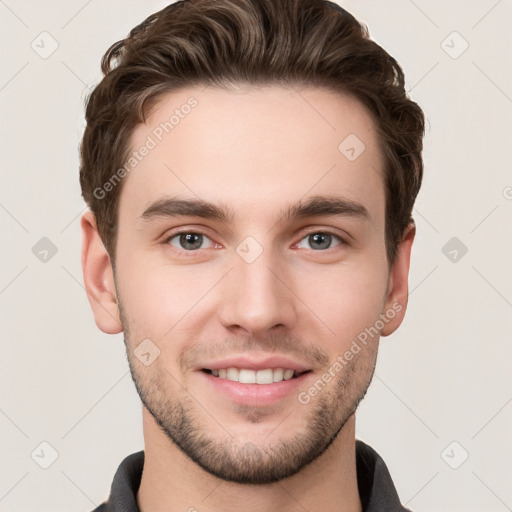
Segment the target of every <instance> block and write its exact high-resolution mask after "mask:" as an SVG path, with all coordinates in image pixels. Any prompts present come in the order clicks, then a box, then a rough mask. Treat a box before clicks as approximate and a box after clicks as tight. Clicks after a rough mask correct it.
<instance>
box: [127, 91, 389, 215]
mask: <svg viewBox="0 0 512 512" xmlns="http://www.w3.org/2000/svg"><path fill="white" fill-rule="evenodd" d="M129 156H130V161H129V162H127V165H125V168H126V170H127V171H128V172H127V175H126V177H125V180H126V183H125V184H124V186H123V192H122V193H121V199H120V207H119V211H120V222H122V221H123V219H124V220H128V221H130V222H131V221H132V219H133V220H135V219H136V218H137V217H138V216H140V214H141V213H142V212H143V211H144V210H145V209H146V208H147V207H148V205H149V204H151V203H152V202H154V201H156V200H158V199H160V198H162V197H164V196H166V195H167V196H170V195H172V196H183V197H187V198H190V197H195V198H200V199H204V200H207V201H213V202H215V201H218V202H220V203H223V204H228V205H229V207H230V209H231V210H232V211H234V212H237V213H238V214H239V216H244V215H245V216H246V217H250V216H251V215H252V216H253V217H254V215H255V213H261V212H267V213H269V214H270V212H271V211H272V207H273V206H274V205H275V207H276V211H277V209H279V210H280V211H281V210H282V207H283V204H284V203H289V202H294V201H297V200H299V199H301V198H304V197H307V196H308V195H322V194H329V195H336V194H338V195H342V196H343V197H345V198H347V199H349V200H353V201H358V202H360V203H361V202H362V203H366V204H365V207H366V208H367V209H368V210H369V212H370V215H371V217H372V218H373V217H376V218H378V217H379V216H383V209H384V184H383V183H384V182H383V178H382V167H383V165H382V158H381V151H380V148H379V141H378V139H377V134H376V126H375V123H374V121H373V119H372V117H371V115H370V114H369V113H368V111H367V110H366V109H365V107H363V105H362V104H361V103H360V102H359V101H357V100H355V99H354V98H351V97H349V96H346V95H342V94H340V93H335V92H331V91H328V90H325V89H318V88H303V89H295V88H292V87H289V88H283V87H263V88H255V87H251V88H243V89H236V90H225V89H217V88H213V87H206V88H205V87H202V88H199V87H198V88H186V89H181V90H178V91H174V92H172V93H168V94H167V95H165V96H164V97H163V98H162V99H161V100H160V101H159V102H158V103H157V104H156V105H155V106H154V107H153V108H152V111H151V113H150V115H149V117H148V118H147V120H146V123H145V124H139V125H138V126H137V127H136V128H135V129H134V131H133V133H132V136H131V139H130V155H129Z"/></svg>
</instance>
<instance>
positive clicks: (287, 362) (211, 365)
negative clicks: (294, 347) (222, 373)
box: [198, 355, 311, 373]
mask: <svg viewBox="0 0 512 512" xmlns="http://www.w3.org/2000/svg"><path fill="white" fill-rule="evenodd" d="M223 368H243V369H247V370H266V369H267V368H283V369H284V370H294V371H295V372H297V373H302V372H306V371H308V370H310V369H311V368H310V367H308V366H306V365H305V364H303V363H300V362H298V361H294V360H293V359H290V358H288V357H285V356H267V357H263V358H256V357H250V356H247V355H241V356H232V357H228V358H224V359H216V360H214V361H210V362H208V363H205V365H204V366H201V367H200V368H198V369H199V370H220V369H223Z"/></svg>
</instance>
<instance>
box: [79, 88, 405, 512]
mask: <svg viewBox="0 0 512 512" xmlns="http://www.w3.org/2000/svg"><path fill="white" fill-rule="evenodd" d="M191 96H193V97H194V98H196V99H197V101H198V104H197V106H196V107H195V108H194V109H193V110H191V112H190V114H188V115H187V116H184V118H183V119H180V122H179V124H178V125H177V126H175V127H174V129H173V130H172V132H171V133H169V134H167V135H166V136H164V137H163V138H162V140H161V141H159V143H158V144H157V145H156V147H155V148H153V149H151V151H150V152H149V153H148V154H147V156H145V157H144V158H143V159H142V160H141V161H140V163H138V165H137V166H136V168H135V169H134V170H133V171H132V172H131V173H130V174H129V175H128V176H127V177H126V178H125V180H126V181H125V183H124V185H123V189H122V193H121V197H120V203H119V238H118V242H117V256H116V261H115V272H114V269H113V266H112V262H111V260H110V258H109V255H108V253H107V252H106V251H105V248H104V246H103V244H102V243H101V240H100V238H99V235H98V232H97V228H96V223H95V219H94V216H93V215H92V213H91V212H89V211H88V212H86V213H85V214H84V215H83V217H82V219H81V226H82V232H83V252H82V266H83V272H84V281H85V286H86V289H87V293H88V297H89V301H90V303H91V307H92V309H93V312H94V316H95V320H96V324H97V325H98V327H99V328H100V329H101V330H102V331H104V332H105V333H109V334H115V333H119V332H122V331H124V337H125V344H126V347H127V354H128V359H129V363H130V369H131V371H132V377H133V379H134V382H135V385H136V387H137V390H138V392H139V394H140V395H141V399H142V402H143V408H142V413H143V428H144V441H145V464H144V470H143V475H142V481H141V485H140V489H139V492H138V494H137V502H138V505H139V508H140V510H141V511H142V512H149V511H151V512H160V511H162V512H163V511H166V512H169V511H171V512H173V511H186V510H190V511H192V510H194V509H196V510H197V511H199V512H203V511H205V512H207V511H223V512H225V511H235V510H245V511H261V510H265V511H269V512H272V511H276V512H277V511H279V512H283V511H286V512H288V511H290V512H291V511H303V510H304V509H305V510H308V511H324V512H325V511H327V512H329V511H334V510H336V511H344V512H349V511H350V512H356V511H360V510H361V502H360V498H359V494H358V489H357V477H356V465H355V443H354V441H355V414H354V413H355V409H356V407H357V404H358V403H359V401H360V400H361V399H362V397H363V396H364V393H365V392H366V389H367V387H368V385H369V383H370V381H371V378H372V375H373V371H374V367H375V361H376V356H377V349H378V344H379V338H380V336H387V335H389V334H391V333H392V332H393V331H394V330H396V328H397V327H398V326H399V325H400V323H401V322H402V319H403V315H404V313H405V310H406V305H407V294H408V285H407V277H408V272H409V259H410V252H411V246H412V242H413V239H414V227H413V226H410V227H409V228H408V229H407V230H406V232H405V233H404V238H403V242H402V243H401V244H400V246H399V248H398V254H397V257H396V260H395V261H394V262H393V264H392V265H389V263H388V261H387V258H386V247H385V236H384V228H385V192H384V190H385V189H384V181H383V160H382V156H381V151H380V148H379V144H378V140H377V135H376V131H375V125H374V122H373V120H372V118H371V116H370V114H369V113H368V112H367V111H366V110H365V108H364V107H363V106H362V105H361V104H360V103H359V102H357V101H356V100H354V99H351V98H350V97H347V96H344V95H341V94H338V93H333V92H330V91H327V90H324V89H318V88H303V89H294V88H291V87H290V88H282V87H265V88H254V87H252V88H245V89H240V90H236V91H234V90H230V91H227V90H223V89H215V88H213V87H208V88H187V89H183V90H180V91H174V92H172V93H169V94H167V95H166V96H165V97H164V98H163V99H161V100H160V101H159V103H157V104H156V105H155V106H154V107H153V108H152V112H151V115H150V116H149V117H148V119H147V121H146V123H145V124H140V125H138V126H137V127H136V128H135V130H134V132H133V134H132V138H131V141H130V143H131V148H132V149H136V148H140V147H141V146H142V145H143V144H144V143H145V141H147V137H148V136H151V134H152V133H153V134H154V130H155V128H157V127H158V126H159V124H160V123H161V122H163V121H165V120H168V119H169V116H170V115H171V114H172V112H173V110H174V109H175V108H179V107H180V106H181V105H183V104H185V103H186V101H187V99H188V98H189V97H191ZM350 134H355V135H356V136H357V137H358V138H359V139H360V140H361V141H363V142H364V144H365V146H366V149H365V150H364V152H363V153H361V155H360V156H359V157H358V158H356V159H355V160H354V161H350V160H349V159H347V158H346V156H345V155H344V154H342V153H341V152H340V151H339V150H338V146H339V145H340V143H341V142H342V141H343V140H344V139H345V138H346V137H347V136H348V135H350ZM162 199H174V200H176V199H179V200H181V201H188V203H186V204H185V203H179V205H178V206H180V207H181V208H182V209H181V215H165V214H164V213H165V212H166V213H167V214H170V213H172V211H174V213H176V205H177V203H172V204H167V208H166V210H165V212H163V211H162V208H160V209H158V215H156V214H153V215H151V214H150V213H147V214H146V215H145V216H143V213H144V212H145V211H147V210H148V209H149V207H150V206H151V205H153V204H154V203H155V202H157V201H159V200H162ZM313 199H315V200H316V203H312V201H313ZM104 200H108V196H107V198H105V199H104ZM198 200H201V201H203V202H207V203H211V204H213V205H215V206H216V207H218V209H222V208H225V209H226V210H227V211H226V212H224V213H225V214H226V215H225V218H213V217H212V216H211V215H210V216H208V215H206V214H208V213H209V214H211V213H212V209H210V210H204V208H203V211H202V212H199V211H198V210H197V208H196V209H195V210H194V211H193V212H192V210H191V209H190V206H191V204H190V202H194V201H196V202H197V201H198ZM327 200H328V201H327ZM322 201H323V202H322ZM202 204H203V205H204V203H202ZM307 204H309V206H310V207H309V208H302V209H301V208H298V206H300V205H302V206H304V205H307ZM196 206H197V204H196ZM185 207H187V208H188V210H187V212H185V211H184V210H183V208H185ZM315 207H316V208H315ZM320 207H322V208H323V209H322V210H321V211H320ZM171 210H172V211H171ZM152 211H153V212H155V208H153V209H152ZM285 212H288V213H289V215H284V213H285ZM201 213H202V214H204V215H201ZM176 231H185V232H187V233H189V234H191V238H190V235H189V238H188V239H186V238H184V237H180V236H179V235H178V236H176V234H175V232H176ZM194 233H196V234H198V235H202V237H201V236H197V235H194ZM329 235H330V236H329ZM171 237H172V238H171ZM247 237H252V238H251V239H249V242H248V241H247ZM338 237H339V238H338ZM237 248H238V251H237ZM240 249H242V250H240ZM247 255H248V256H256V257H255V258H254V259H253V260H252V261H250V262H249V261H248V259H249V258H248V257H247ZM243 256H245V258H244V257H243ZM397 305H399V307H397ZM397 309H399V311H397ZM390 310H394V313H393V315H392V318H390V317H391V315H390V314H389V311H390ZM382 315H384V316H386V322H385V323H384V325H383V326H382V323H380V324H376V322H377V321H378V320H379V319H381V318H382ZM375 325H379V327H382V328H381V329H379V330H380V336H379V335H377V336H374V337H373V338H370V339H369V341H368V343H367V344H366V345H361V350H360V351H359V352H358V353H357V354H356V355H355V356H354V357H353V358H351V360H350V361H346V360H345V363H346V364H344V365H343V368H342V369H341V370H338V371H333V369H332V368H333V364H334V363H335V361H336V360H338V361H339V356H340V355H343V354H344V353H345V352H346V351H347V350H348V349H350V347H351V345H352V342H353V341H354V340H355V339H356V337H357V336H358V334H359V333H361V332H363V331H364V330H365V328H369V327H371V326H375ZM147 339H149V340H151V343H152V344H153V345H151V346H152V347H158V350H159V351H160V352H159V355H158V357H156V358H155V359H154V361H152V362H151V364H148V365H145V364H144V363H143V362H141V360H139V359H138V357H137V356H136V353H135V352H134V350H135V349H136V348H137V346H139V344H140V343H141V342H142V340H147ZM152 350H154V348H153V349H152ZM269 355H272V356H283V357H285V358H286V360H287V361H291V362H292V363H293V364H301V365H302V368H305V369H307V370H308V372H307V373H304V374H303V375H302V376H301V377H300V379H297V380H296V381H293V380H292V381H290V382H288V384H290V383H292V384H291V385H290V386H289V387H288V388H286V389H287V390H288V391H286V392H285V393H284V394H283V395H282V396H279V397H274V398H273V399H271V400H267V401H264V400H260V398H258V397H256V398H254V397H252V398H251V397H248V396H246V397H245V398H238V399H234V398H233V393H231V391H229V392H225V390H224V388H220V387H219V386H218V382H219V381H218V380H216V379H219V378H218V377H215V376H213V375H208V374H207V373H205V371H203V370H205V369H211V368H212V367H214V363H215V362H218V361H219V360H223V359H225V358H227V357H230V356H243V357H245V358H248V359H250V360H255V361H261V360H262V359H264V358H266V357H268V356H269ZM337 358H338V359H337ZM329 368H331V374H332V375H333V377H332V378H331V379H330V380H329V382H327V383H326V384H325V386H323V387H321V389H319V390H317V392H316V393H315V392H311V393H310V394H309V395H308V396H310V400H309V401H308V403H302V402H301V401H300V400H299V399H298V395H299V393H300V392H307V393H309V391H308V390H310V389H311V387H312V386H313V385H314V384H315V383H316V382H317V381H318V379H320V378H321V377H322V375H324V374H325V373H326V372H328V370H329ZM224 383H226V381H225V382H224ZM279 384H280V385H282V384H283V383H279ZM228 386H230V384H228ZM245 386H246V387H247V386H249V387H253V388H254V386H260V384H245ZM266 386H267V387H269V388H271V387H272V386H274V384H268V385H266ZM237 389H239V388H237ZM273 389H276V388H273Z"/></svg>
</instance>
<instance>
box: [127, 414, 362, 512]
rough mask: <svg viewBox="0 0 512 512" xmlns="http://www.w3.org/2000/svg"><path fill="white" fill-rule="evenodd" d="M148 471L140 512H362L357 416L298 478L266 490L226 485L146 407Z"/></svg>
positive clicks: (145, 471)
mask: <svg viewBox="0 0 512 512" xmlns="http://www.w3.org/2000/svg"><path fill="white" fill-rule="evenodd" d="M143 426H144V440H145V450H144V452H145V453H144V455H145V458H144V469H143V472H142V479H141V484H140V487H139V491H138V493H137V503H138V506H139V509H140V512H164V511H165V512H175V511H188V512H220V511H222V512H231V511H237V510H244V511H247V512H253V511H254V512H255V511H260V510H265V511H268V512H274V511H275V512H295V511H297V512H299V511H300V512H303V511H304V510H308V511H310V512H313V511H323V512H334V511H336V512H361V510H362V508H361V502H360V499H359V492H358V488H357V474H356V457H355V416H354V415H352V416H351V417H350V418H349V420H348V421H347V423H346V424H345V426H344V427H343V429H342V430H341V431H340V433H339V434H338V436H337V438H336V439H335V441H334V442H333V443H332V444H331V446H330V447H329V448H328V449H327V450H326V451H325V452H324V453H323V454H322V455H321V456H320V457H318V458H317V459H316V460H315V461H313V462H312V463H311V464H309V465H308V466H306V467H305V468H303V469H302V470H301V471H299V472H298V473H297V474H295V475H293V476H291V477H289V478H286V479H284V480H281V481H279V482H275V483H272V484H266V485H246V484H237V483H233V482H226V481H224V480H221V479H219V478H217V477H215V476H213V475H210V474H209V473H207V472H206V471H204V470H203V469H202V468H201V467H199V466H198V465H197V464H196V463H194V462H193V461H192V460H190V459H189V458H188V457H187V456H186V455H185V454H184V453H183V452H182V451H181V450H180V448H178V447H177V446H176V445H175V444H174V443H173V442H172V441H170V440H169V439H168V438H167V436H166V435H165V434H164V433H163V432H162V430H161V429H160V427H159V426H158V425H157V424H156V422H155V421H154V418H153V417H152V416H151V414H150V413H149V412H148V411H147V410H146V408H145V407H143Z"/></svg>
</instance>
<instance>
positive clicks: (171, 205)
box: [139, 196, 370, 223]
mask: <svg viewBox="0 0 512 512" xmlns="http://www.w3.org/2000/svg"><path fill="white" fill-rule="evenodd" d="M320 216H344V217H355V218H360V219H362V220H370V214H369V212H368V210H367V209H366V208H365V207H364V206H363V205H362V204H360V203H357V202H355V201H352V200H350V199H347V198H344V197H338V196H313V197H309V198H308V199H307V200H306V201H302V200H299V201H298V202H297V203H295V204H292V205H290V206H288V207H286V208H284V209H283V210H281V212H280V214H279V218H284V219H286V220H288V221H293V220H301V219H305V218H308V217H320ZM168 217H200V218H203V219H211V220H218V221H220V222H223V223H229V222H231V221H232V220H233V219H234V214H233V212H232V210H230V209H229V208H228V207H227V206H226V205H225V204H220V205H216V204H213V203H210V202H208V201H204V200H202V199H182V198H178V197H164V198H162V199H159V200H157V201H155V202H153V203H151V204H150V205H149V206H148V208H146V209H145V210H144V212H143V213H142V214H141V215H140V216H139V219H140V220H141V221H142V222H143V223H148V222H150V221H151V220H153V219H157V218H168Z"/></svg>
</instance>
